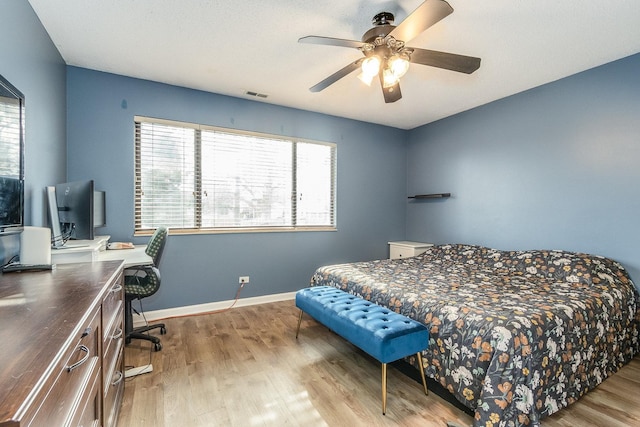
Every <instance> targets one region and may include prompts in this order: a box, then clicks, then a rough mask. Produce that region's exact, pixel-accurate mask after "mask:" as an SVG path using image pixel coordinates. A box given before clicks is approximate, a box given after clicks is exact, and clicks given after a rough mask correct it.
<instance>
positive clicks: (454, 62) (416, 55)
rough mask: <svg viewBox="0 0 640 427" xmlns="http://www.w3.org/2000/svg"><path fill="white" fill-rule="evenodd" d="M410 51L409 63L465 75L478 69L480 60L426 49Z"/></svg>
mask: <svg viewBox="0 0 640 427" xmlns="http://www.w3.org/2000/svg"><path fill="white" fill-rule="evenodd" d="M412 49H413V53H412V54H411V62H413V63H415V64H422V65H428V66H430V67H436V68H444V69H445V70H451V71H457V72H459V73H466V74H471V73H473V72H474V71H475V70H477V69H478V68H480V58H475V57H473V56H464V55H457V54H455V53H447V52H438V51H435V50H428V49H416V48H412Z"/></svg>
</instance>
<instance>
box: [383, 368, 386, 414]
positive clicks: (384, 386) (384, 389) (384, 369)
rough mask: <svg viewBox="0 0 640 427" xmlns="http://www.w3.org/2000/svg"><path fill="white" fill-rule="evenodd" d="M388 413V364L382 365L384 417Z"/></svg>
mask: <svg viewBox="0 0 640 427" xmlns="http://www.w3.org/2000/svg"><path fill="white" fill-rule="evenodd" d="M386 412H387V364H386V363H383V364H382V415H384V414H385V413H386Z"/></svg>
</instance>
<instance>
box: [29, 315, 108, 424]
mask: <svg viewBox="0 0 640 427" xmlns="http://www.w3.org/2000/svg"><path fill="white" fill-rule="evenodd" d="M81 331H82V332H81V333H80V336H78V337H77V340H76V341H75V342H74V343H73V344H72V345H70V346H69V347H68V348H67V349H66V351H65V353H64V356H63V357H62V359H61V362H60V363H59V364H58V366H56V371H57V374H56V379H55V381H54V383H53V385H52V386H51V389H50V390H49V392H48V393H47V396H46V397H45V398H43V399H42V402H43V403H42V405H41V406H40V407H39V408H38V409H37V411H36V414H35V416H34V418H33V420H32V422H31V425H34V426H39V425H43V426H44V425H47V426H63V425H68V424H69V423H71V421H72V417H73V414H74V413H76V411H78V409H79V406H80V405H81V404H82V403H83V402H86V401H87V398H88V396H87V394H88V393H90V390H91V386H92V385H93V384H94V382H95V381H96V378H99V377H100V356H101V354H100V352H101V347H100V344H101V337H102V335H101V333H100V310H99V309H98V310H96V311H95V312H94V314H93V317H92V318H91V320H90V321H89V322H88V323H87V324H85V325H84V327H83V328H82V329H81ZM99 392H100V389H99V388H98V393H99ZM96 410H98V411H99V407H98V408H96Z"/></svg>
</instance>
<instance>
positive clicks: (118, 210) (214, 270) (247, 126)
mask: <svg viewBox="0 0 640 427" xmlns="http://www.w3.org/2000/svg"><path fill="white" fill-rule="evenodd" d="M67 89H68V90H67V96H68V114H67V133H68V156H67V162H68V178H69V180H76V179H78V180H79V179H89V178H92V179H94V180H95V184H96V187H97V188H98V189H101V190H105V191H106V194H107V222H108V226H107V227H106V228H104V229H99V232H100V234H109V235H111V236H112V240H124V241H133V242H135V243H145V242H146V240H147V239H143V238H136V237H134V236H133V230H134V218H133V200H134V193H133V191H134V188H133V180H134V164H133V162H134V151H133V147H134V125H133V120H134V115H141V116H148V117H156V118H164V119H171V120H179V121H187V122H194V123H201V124H208V125H215V126H222V127H231V128H236V129H243V130H250V131H256V132H266V133H271V134H279V135H287V136H295V137H300V138H306V139H312V140H318V141H328V142H335V143H337V146H338V200H337V207H338V211H337V219H338V231H337V232H296V233H248V234H210V235H180V236H178V235H173V236H170V237H169V241H168V244H167V248H166V252H165V255H164V258H163V262H162V264H161V270H162V273H163V284H162V288H161V290H160V292H158V293H157V294H156V295H155V296H153V297H151V298H149V299H148V302H147V300H146V301H145V302H146V304H145V308H147V309H161V308H171V307H179V306H184V305H192V304H201V303H206V302H212V301H224V300H230V299H232V298H233V297H234V295H235V293H236V290H237V286H238V276H250V277H251V281H250V284H249V285H248V286H247V287H245V290H244V291H243V297H250V296H258V295H268V294H275V293H281V292H291V291H294V290H297V289H299V288H301V287H303V286H306V285H307V284H308V283H309V279H310V277H311V275H312V274H313V271H314V270H315V269H316V268H317V267H318V266H320V265H323V264H327V263H336V262H348V261H357V260H365V259H374V258H385V257H386V256H387V254H388V246H387V242H388V241H389V240H398V239H404V234H405V216H406V203H405V200H406V198H405V197H406V159H405V151H406V148H405V145H406V137H407V132H405V131H401V130H398V129H393V128H389V127H384V126H376V125H371V124H367V123H362V122H357V121H353V120H347V119H341V118H336V117H331V116H326V115H322V114H316V113H310V112H305V111H301V110H295V109H290V108H283V107H277V106H273V105H269V104H265V103H260V102H256V101H248V100H243V99H238V98H232V97H226V96H221V95H216V94H211V93H206V92H201V91H196V90H190V89H185V88H180V87H175V86H169V85H165V84H160V83H155V82H149V81H144V80H138V79H133V78H128V77H122V76H117V75H113V74H107V73H101V72H96V71H91V70H87V69H82V68H75V67H69V68H68V69H67Z"/></svg>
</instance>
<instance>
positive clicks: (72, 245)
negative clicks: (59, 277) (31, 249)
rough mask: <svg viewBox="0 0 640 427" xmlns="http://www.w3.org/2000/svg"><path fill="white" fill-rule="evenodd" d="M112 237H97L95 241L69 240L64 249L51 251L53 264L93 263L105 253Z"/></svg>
mask: <svg viewBox="0 0 640 427" xmlns="http://www.w3.org/2000/svg"><path fill="white" fill-rule="evenodd" d="M110 238H111V236H96V237H95V239H93V240H69V241H68V242H67V244H68V245H69V246H68V247H66V248H63V249H51V264H70V263H75V262H93V261H95V260H96V256H97V254H98V252H100V251H104V250H105V249H106V247H107V242H109V239H110Z"/></svg>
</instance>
